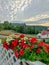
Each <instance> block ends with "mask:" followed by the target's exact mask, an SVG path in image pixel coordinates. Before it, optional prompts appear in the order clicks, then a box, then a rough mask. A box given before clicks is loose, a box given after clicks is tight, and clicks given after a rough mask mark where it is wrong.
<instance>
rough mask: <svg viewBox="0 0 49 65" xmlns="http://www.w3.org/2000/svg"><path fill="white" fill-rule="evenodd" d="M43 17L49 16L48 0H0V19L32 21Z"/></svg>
mask: <svg viewBox="0 0 49 65" xmlns="http://www.w3.org/2000/svg"><path fill="white" fill-rule="evenodd" d="M45 18H49V0H0V21H5V20H8V21H10V22H11V21H22V22H34V21H39V20H41V19H45ZM37 23H38V22H37ZM48 23H49V20H48V22H46V24H48Z"/></svg>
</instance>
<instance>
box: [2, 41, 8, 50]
mask: <svg viewBox="0 0 49 65" xmlns="http://www.w3.org/2000/svg"><path fill="white" fill-rule="evenodd" d="M3 47H4V48H6V49H7V50H8V49H9V45H8V44H7V42H6V41H5V42H4V43H3Z"/></svg>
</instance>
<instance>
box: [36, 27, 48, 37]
mask: <svg viewBox="0 0 49 65" xmlns="http://www.w3.org/2000/svg"><path fill="white" fill-rule="evenodd" d="M37 38H49V28H48V29H47V30H44V31H42V32H41V33H39V34H38V35H37Z"/></svg>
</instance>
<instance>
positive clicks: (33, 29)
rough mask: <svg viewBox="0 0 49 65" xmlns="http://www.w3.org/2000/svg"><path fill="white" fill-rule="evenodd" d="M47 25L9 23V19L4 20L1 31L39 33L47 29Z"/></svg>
mask: <svg viewBox="0 0 49 65" xmlns="http://www.w3.org/2000/svg"><path fill="white" fill-rule="evenodd" d="M46 29H47V27H45V26H27V25H26V24H25V23H23V24H20V23H9V22H8V21H4V23H0V31H1V30H14V31H15V32H18V33H24V34H38V33H40V32H41V31H42V30H46Z"/></svg>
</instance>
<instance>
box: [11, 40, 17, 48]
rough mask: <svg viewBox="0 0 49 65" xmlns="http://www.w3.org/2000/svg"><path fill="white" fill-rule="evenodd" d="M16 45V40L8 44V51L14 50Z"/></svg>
mask: <svg viewBox="0 0 49 65" xmlns="http://www.w3.org/2000/svg"><path fill="white" fill-rule="evenodd" d="M17 45H18V40H13V41H12V43H11V44H10V49H14V48H15V47H16V46H17Z"/></svg>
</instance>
